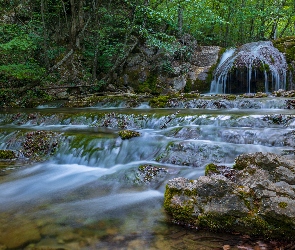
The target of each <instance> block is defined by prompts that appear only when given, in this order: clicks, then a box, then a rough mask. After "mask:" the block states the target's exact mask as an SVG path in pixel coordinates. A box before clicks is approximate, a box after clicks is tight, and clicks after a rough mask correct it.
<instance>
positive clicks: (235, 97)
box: [225, 95, 237, 100]
mask: <svg viewBox="0 0 295 250" xmlns="http://www.w3.org/2000/svg"><path fill="white" fill-rule="evenodd" d="M225 99H226V100H236V99H237V96H236V95H226V96H225Z"/></svg>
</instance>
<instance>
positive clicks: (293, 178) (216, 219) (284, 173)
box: [164, 153, 295, 239]
mask: <svg viewBox="0 0 295 250" xmlns="http://www.w3.org/2000/svg"><path fill="white" fill-rule="evenodd" d="M225 168H226V167H220V168H219V166H213V165H210V166H208V167H207V169H208V170H209V169H210V171H207V176H201V177H200V178H198V179H197V180H189V179H186V178H183V177H180V178H175V179H172V180H170V181H169V182H168V184H167V186H166V191H165V200H164V207H165V209H166V211H167V212H168V213H169V214H170V215H171V216H172V218H173V221H174V222H176V223H180V224H184V225H187V226H192V227H197V228H205V229H210V230H214V231H228V232H239V233H245V234H249V235H257V236H264V237H268V238H284V239H294V237H295V236H294V235H295V200H294V199H295V188H294V184H295V162H294V161H293V160H289V159H287V158H284V157H281V156H278V155H275V154H271V153H265V154H264V153H254V154H245V155H241V156H239V157H238V158H237V159H236V164H235V170H232V169H231V168H228V170H226V169H225ZM212 169H213V170H214V171H212Z"/></svg>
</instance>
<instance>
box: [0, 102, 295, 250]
mask: <svg viewBox="0 0 295 250" xmlns="http://www.w3.org/2000/svg"><path fill="white" fill-rule="evenodd" d="M204 100H206V102H207V104H206V105H204V102H205V101H204ZM204 100H203V105H201V107H203V108H200V101H196V100H195V101H192V102H190V105H189V108H187V107H188V105H186V106H183V105H178V107H175V108H169V109H151V108H149V106H148V105H147V104H142V105H141V106H139V107H138V108H125V107H124V106H122V105H121V106H120V107H109V106H96V107H91V108H71V109H69V108H60V107H57V106H54V105H52V106H50V105H49V106H40V107H38V108H36V109H5V110H4V109H2V110H1V112H0V149H10V150H16V151H17V150H19V148H20V146H21V144H22V143H23V141H22V140H21V139H20V138H22V136H23V135H24V134H25V133H27V132H30V131H40V130H42V131H53V132H56V133H59V134H60V139H61V140H60V142H59V147H58V149H57V152H56V153H55V154H54V155H52V156H51V157H49V158H48V159H47V160H46V161H41V162H35V163H32V162H31V161H27V160H26V159H25V157H20V159H19V160H15V161H12V162H9V163H8V162H7V161H1V162H0V164H1V165H0V166H2V167H3V166H4V165H5V168H0V204H1V205H0V232H1V236H0V249H1V250H2V249H26V250H29V249H30V250H33V249H36V250H37V249H206V250H207V249H208V250H210V249H274V248H273V247H274V245H272V244H274V243H272V242H268V241H267V240H264V239H257V238H251V237H248V236H245V235H232V234H227V233H212V232H206V231H199V230H196V229H189V228H184V227H182V226H179V225H175V224H172V223H171V222H170V220H169V217H168V216H167V215H166V214H165V211H164V210H163V196H164V191H165V185H166V183H167V181H168V180H170V179H172V178H174V177H178V176H184V177H187V178H191V179H195V178H198V177H199V176H201V175H204V168H205V166H206V164H208V163H211V162H214V163H217V164H221V165H228V166H232V165H233V164H234V159H235V157H236V156H237V155H239V154H242V153H250V152H258V151H260V152H272V153H277V154H282V155H288V156H289V157H294V145H295V142H294V133H293V132H294V127H295V113H294V110H292V109H287V108H286V105H285V103H286V102H285V101H286V99H284V98H262V99H247V100H245V99H241V100H234V101H225V100H222V101H217V102H218V103H219V104H220V103H221V104H222V105H219V104H218V103H217V104H216V100H215V101H213V102H212V100H210V98H206V99H204ZM208 100H209V101H208ZM210 102H211V104H210ZM214 103H215V104H214ZM122 129H132V130H135V131H138V132H139V133H140V136H139V137H134V138H131V139H129V140H122V139H121V138H120V136H119V135H118V132H119V131H120V130H122ZM255 247H256V248H255Z"/></svg>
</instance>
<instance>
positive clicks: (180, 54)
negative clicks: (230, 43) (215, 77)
mask: <svg viewBox="0 0 295 250" xmlns="http://www.w3.org/2000/svg"><path fill="white" fill-rule="evenodd" d="M177 47H178V49H177V50H176V51H175V52H174V53H173V54H168V53H166V52H164V51H162V50H157V49H155V48H150V47H148V46H146V45H140V46H138V47H137V48H136V49H135V50H134V51H133V52H132V53H131V54H130V56H129V58H128V60H127V62H126V63H125V64H124V65H123V67H122V69H121V72H120V73H119V74H118V73H117V74H114V76H113V85H111V86H110V90H114V89H116V88H118V87H120V86H124V87H125V88H127V89H128V91H130V92H133V91H134V92H137V93H150V94H167V93H173V92H179V91H184V92H189V91H199V92H208V91H209V90H210V81H211V79H208V75H210V68H211V67H212V66H213V65H215V64H216V63H217V60H218V54H219V51H220V47H218V46H198V45H196V42H195V41H194V40H193V39H192V38H191V37H186V41H185V42H184V41H183V40H180V41H179V42H178V44H177Z"/></svg>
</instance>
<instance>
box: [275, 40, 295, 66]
mask: <svg viewBox="0 0 295 250" xmlns="http://www.w3.org/2000/svg"><path fill="white" fill-rule="evenodd" d="M273 45H274V46H275V47H276V48H277V49H278V50H279V51H280V52H282V53H284V54H285V56H286V60H287V63H291V62H292V61H295V36H288V37H283V38H280V39H277V40H274V41H273Z"/></svg>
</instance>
